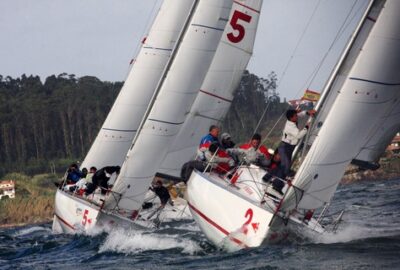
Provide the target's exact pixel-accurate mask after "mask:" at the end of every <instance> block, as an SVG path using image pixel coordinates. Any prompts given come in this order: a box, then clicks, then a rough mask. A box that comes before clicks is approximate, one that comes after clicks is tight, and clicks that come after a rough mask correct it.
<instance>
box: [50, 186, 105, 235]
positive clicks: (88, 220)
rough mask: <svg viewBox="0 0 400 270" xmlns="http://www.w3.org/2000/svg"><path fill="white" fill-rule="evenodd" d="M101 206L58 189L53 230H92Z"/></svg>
mask: <svg viewBox="0 0 400 270" xmlns="http://www.w3.org/2000/svg"><path fill="white" fill-rule="evenodd" d="M99 211H100V207H99V206H98V205H96V204H93V203H90V202H88V201H86V200H83V199H79V198H77V197H74V196H72V195H70V194H68V193H66V192H64V191H62V190H60V189H58V190H57V193H56V200H55V204H54V219H53V232H57V233H77V232H83V231H88V230H91V229H93V228H94V227H95V225H96V223H97V217H98V214H99Z"/></svg>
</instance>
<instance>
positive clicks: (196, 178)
mask: <svg viewBox="0 0 400 270" xmlns="http://www.w3.org/2000/svg"><path fill="white" fill-rule="evenodd" d="M235 189H238V187H235V186H231V185H229V183H227V182H225V181H224V180H223V179H214V178H213V177H212V175H209V174H202V173H200V172H197V171H194V172H193V173H192V175H191V177H190V179H189V181H188V183H187V197H188V205H189V208H190V211H191V213H192V216H193V218H194V219H195V221H196V223H197V224H198V225H199V227H200V229H201V230H202V231H203V233H204V234H205V235H206V236H207V238H208V239H209V240H210V241H211V242H213V243H214V244H215V245H216V246H218V247H221V248H225V249H229V250H235V249H241V248H246V247H257V246H259V245H261V244H262V243H263V242H264V240H265V239H266V238H268V236H269V233H270V227H269V224H270V222H271V220H272V218H273V214H272V212H269V211H267V210H266V209H265V208H263V207H262V206H261V205H257V203H256V202H254V201H252V200H249V199H247V198H246V197H245V196H241V195H240V193H239V192H235Z"/></svg>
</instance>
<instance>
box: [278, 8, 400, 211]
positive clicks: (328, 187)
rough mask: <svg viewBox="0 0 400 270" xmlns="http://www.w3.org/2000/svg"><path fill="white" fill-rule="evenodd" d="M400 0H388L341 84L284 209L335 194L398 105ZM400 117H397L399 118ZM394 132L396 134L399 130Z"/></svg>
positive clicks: (315, 204) (311, 206)
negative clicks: (345, 172) (362, 152)
mask: <svg viewBox="0 0 400 270" xmlns="http://www.w3.org/2000/svg"><path fill="white" fill-rule="evenodd" d="M399 12H400V2H399V1H397V0H387V1H386V3H385V6H384V7H383V8H382V9H381V12H380V14H379V17H378V18H377V20H376V23H375V25H374V26H373V28H372V30H371V32H370V34H369V36H368V38H367V40H366V41H365V43H364V45H363V47H362V50H361V52H360V53H359V55H358V57H357V59H356V61H355V62H354V65H353V67H352V68H351V70H350V72H349V74H348V76H347V78H346V80H345V81H344V83H343V86H342V87H341V89H340V93H339V94H338V96H337V98H336V100H335V102H334V103H333V106H332V108H331V110H330V111H329V113H328V115H327V117H326V120H325V122H324V124H323V126H322V127H321V130H320V132H319V134H318V136H317V138H316V139H315V141H314V143H313V145H312V146H311V149H310V151H309V152H308V154H307V156H306V158H305V160H304V162H303V163H302V165H301V166H300V168H299V170H298V172H297V174H296V176H295V179H294V181H293V185H295V186H296V187H298V188H300V189H302V190H304V191H305V193H304V194H303V196H302V198H301V199H300V201H299V200H298V199H299V198H296V195H298V193H297V192H295V191H294V189H293V188H291V189H290V190H289V191H288V193H287V196H286V198H285V200H284V202H283V205H282V207H283V209H286V210H289V209H292V208H295V207H298V208H301V209H315V208H318V207H321V206H322V205H323V204H324V203H327V202H329V201H330V200H331V198H332V196H333V194H334V192H335V190H336V188H337V185H338V183H339V181H340V179H341V178H342V176H343V174H344V171H345V169H346V167H347V165H348V164H349V163H350V162H351V161H352V159H353V158H355V157H356V156H357V155H358V153H359V152H360V150H361V149H362V148H363V146H364V145H365V144H366V143H367V142H368V141H369V140H370V139H371V137H372V136H373V135H374V134H376V131H377V130H378V129H379V128H380V127H381V126H382V121H385V120H386V119H385V117H386V116H387V115H390V112H393V111H395V110H397V109H398V104H399V103H398V100H399V99H400V89H399V88H400V81H399V77H398V74H399V73H400V28H399V27H398V26H399V25H400V17H399V16H398V14H399ZM399 122H400V118H398V119H397V123H399ZM393 135H394V134H393Z"/></svg>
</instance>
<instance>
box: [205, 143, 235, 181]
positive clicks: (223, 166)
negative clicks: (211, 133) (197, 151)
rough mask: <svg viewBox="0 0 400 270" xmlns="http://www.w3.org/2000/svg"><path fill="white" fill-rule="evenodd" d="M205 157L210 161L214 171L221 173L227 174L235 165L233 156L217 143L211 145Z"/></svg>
mask: <svg viewBox="0 0 400 270" xmlns="http://www.w3.org/2000/svg"><path fill="white" fill-rule="evenodd" d="M215 152H216V153H215ZM205 157H206V160H207V162H209V163H210V165H211V168H212V169H213V171H215V172H217V173H219V174H225V173H227V172H228V171H229V170H230V169H231V168H232V167H234V166H235V162H234V160H233V158H232V157H231V156H229V154H228V153H227V152H225V151H224V150H223V149H221V148H219V146H218V145H217V144H216V143H213V144H211V145H210V147H209V148H208V150H207V151H206V152H205Z"/></svg>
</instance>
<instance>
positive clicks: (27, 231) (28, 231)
mask: <svg viewBox="0 0 400 270" xmlns="http://www.w3.org/2000/svg"><path fill="white" fill-rule="evenodd" d="M38 231H47V232H49V233H50V232H51V229H49V228H46V227H40V226H34V227H30V228H26V229H22V230H20V231H16V232H15V233H14V234H13V236H14V237H18V236H24V235H27V234H31V233H33V232H38Z"/></svg>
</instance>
